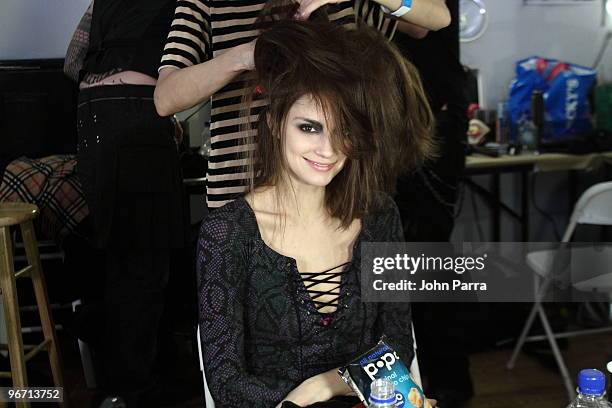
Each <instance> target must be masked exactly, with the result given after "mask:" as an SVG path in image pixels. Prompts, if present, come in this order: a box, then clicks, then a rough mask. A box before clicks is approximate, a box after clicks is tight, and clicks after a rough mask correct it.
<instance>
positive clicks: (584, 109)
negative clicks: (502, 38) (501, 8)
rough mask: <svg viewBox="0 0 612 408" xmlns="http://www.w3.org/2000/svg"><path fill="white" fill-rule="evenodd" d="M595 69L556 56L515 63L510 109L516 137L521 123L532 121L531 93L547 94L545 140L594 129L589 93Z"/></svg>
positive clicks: (531, 58)
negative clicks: (570, 62) (563, 60)
mask: <svg viewBox="0 0 612 408" xmlns="http://www.w3.org/2000/svg"><path fill="white" fill-rule="evenodd" d="M596 73H597V72H596V71H595V70H593V69H591V68H586V67H581V66H578V65H574V64H567V63H564V62H560V61H557V60H554V59H544V58H540V57H530V58H527V59H524V60H522V61H519V62H517V63H516V78H515V79H514V80H513V81H512V83H511V84H510V97H509V98H508V111H509V113H510V121H511V132H512V138H513V139H514V140H517V136H518V133H519V132H518V129H519V127H520V126H521V124H522V123H524V122H526V121H529V120H531V119H532V118H531V95H532V93H533V91H535V90H540V91H542V92H543V94H544V107H545V117H544V123H545V124H544V131H543V137H544V138H545V139H564V138H567V137H569V136H573V135H576V134H580V133H584V132H586V131H589V130H591V129H592V123H591V118H590V109H589V102H588V98H587V96H588V93H589V90H590V88H591V86H592V85H593V83H594V82H595V77H596Z"/></svg>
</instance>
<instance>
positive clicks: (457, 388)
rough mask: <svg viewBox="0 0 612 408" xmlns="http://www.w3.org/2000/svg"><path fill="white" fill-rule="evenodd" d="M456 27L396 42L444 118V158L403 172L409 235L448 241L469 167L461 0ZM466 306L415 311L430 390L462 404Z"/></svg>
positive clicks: (402, 202)
mask: <svg viewBox="0 0 612 408" xmlns="http://www.w3.org/2000/svg"><path fill="white" fill-rule="evenodd" d="M446 5H447V7H448V8H449V10H450V12H451V25H450V26H449V27H446V28H444V29H442V30H439V31H437V32H429V33H428V34H427V36H426V37H425V38H424V39H421V40H416V39H412V38H409V37H408V36H407V35H402V34H400V33H397V35H396V42H397V45H398V46H399V47H400V49H401V50H402V52H403V53H404V55H406V56H407V57H408V59H409V60H410V61H411V62H412V63H413V64H414V65H415V66H416V67H417V69H418V70H419V73H420V74H421V78H422V80H423V83H424V86H425V89H426V91H427V94H428V97H429V100H430V104H431V107H432V110H433V112H434V115H435V116H436V135H435V136H436V142H437V144H438V148H439V152H438V153H439V157H438V158H437V160H436V161H435V162H433V163H430V164H428V165H426V166H424V167H423V168H421V169H419V170H418V171H417V172H416V173H415V174H413V175H410V176H406V177H403V178H401V179H400V180H399V182H398V186H397V196H396V197H395V199H396V202H397V204H398V207H399V209H400V214H401V216H402V224H403V227H404V233H405V239H406V241H409V242H410V241H414V242H447V241H449V240H450V236H451V233H452V231H453V226H454V223H455V205H456V201H457V198H458V188H459V183H460V181H461V177H462V174H463V169H464V167H465V142H466V139H467V137H466V131H467V123H468V120H467V98H466V97H465V95H464V89H465V87H464V83H465V80H466V75H465V71H464V69H463V66H462V65H461V63H460V59H459V2H458V0H447V1H446ZM469 306H470V305H465V304H451V303H417V304H414V305H413V316H414V325H415V333H416V340H417V344H418V345H419V349H418V350H419V355H418V358H419V363H420V368H421V372H422V373H423V374H424V377H425V378H426V379H427V381H426V382H427V385H426V389H425V393H426V395H427V396H428V397H430V398H437V399H438V405H439V406H441V407H443V408H455V407H457V406H458V405H459V403H460V402H463V401H465V400H466V399H468V398H469V397H470V396H471V395H472V394H473V387H472V382H471V377H470V373H469V360H468V354H467V338H468V337H467V333H466V330H465V327H466V325H465V322H466V319H469V316H470V312H471V311H472V308H471V307H469Z"/></svg>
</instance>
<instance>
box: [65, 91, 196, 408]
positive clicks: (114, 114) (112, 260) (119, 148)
mask: <svg viewBox="0 0 612 408" xmlns="http://www.w3.org/2000/svg"><path fill="white" fill-rule="evenodd" d="M153 90H154V87H152V86H142V85H116V86H115V85H111V86H99V87H93V88H87V89H84V90H81V92H80V95H79V106H78V112H77V115H78V122H77V124H78V133H79V144H78V153H77V173H78V176H79V179H80V181H81V184H82V186H83V192H84V194H85V198H86V201H87V204H88V206H89V209H90V219H91V229H92V231H91V235H90V237H89V238H90V240H91V243H92V244H93V246H94V247H96V248H99V249H103V250H104V254H103V256H102V259H103V261H104V263H105V265H104V267H103V268H102V270H103V271H104V272H105V285H103V287H102V288H103V289H104V293H103V294H102V298H103V302H102V305H96V304H89V305H87V306H88V307H89V308H92V309H95V308H96V307H97V308H99V309H101V310H102V315H103V321H102V322H101V323H100V324H99V326H102V327H101V332H102V333H103V335H102V336H100V337H99V338H97V339H96V340H97V342H96V343H94V351H95V352H96V355H97V357H99V361H98V363H99V364H98V365H99V366H100V367H101V370H100V371H101V374H102V376H101V378H98V380H99V381H100V383H101V386H102V388H103V389H104V390H105V392H108V393H110V394H112V395H121V396H122V397H124V399H125V400H126V401H127V402H128V406H129V407H130V408H132V407H137V406H138V400H139V398H141V397H143V396H146V395H147V394H148V393H149V392H150V388H151V387H152V386H153V384H154V377H153V372H154V367H155V365H156V359H157V353H158V347H157V338H158V330H159V322H160V319H161V315H162V312H163V308H164V290H165V288H166V285H167V282H168V278H169V273H170V252H171V250H172V249H173V248H181V247H182V246H183V245H184V243H185V242H186V240H185V238H184V237H185V233H186V232H187V228H184V226H185V225H186V223H185V216H186V212H185V211H184V207H183V197H182V195H183V189H182V184H181V174H180V168H179V159H178V152H177V149H176V144H175V142H174V125H173V124H172V122H171V120H170V118H162V117H160V116H159V115H157V112H156V111H155V106H154V104H153ZM102 288H101V289H102ZM85 323H86V322H85Z"/></svg>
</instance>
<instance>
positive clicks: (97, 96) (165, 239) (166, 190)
mask: <svg viewBox="0 0 612 408" xmlns="http://www.w3.org/2000/svg"><path fill="white" fill-rule="evenodd" d="M153 90H154V87H152V86H144V85H109V86H98V87H93V88H86V89H83V90H81V92H80V94H79V106H78V113H77V126H78V131H79V144H78V152H77V172H78V175H79V179H80V181H81V184H82V187H83V192H84V194H85V199H86V200H87V205H88V206H89V210H90V214H91V217H92V221H93V235H92V243H93V244H94V246H95V247H96V248H107V247H119V248H138V249H149V248H150V249H154V248H166V249H168V248H181V247H182V246H183V244H184V236H185V235H184V234H185V231H184V229H183V225H184V219H185V218H184V217H185V213H184V211H183V203H182V191H183V190H182V184H181V177H180V168H179V160H178V154H177V150H176V144H175V142H174V125H173V124H172V122H171V120H170V119H169V118H162V117H160V116H159V115H158V114H157V112H156V111H155V106H154V104H153Z"/></svg>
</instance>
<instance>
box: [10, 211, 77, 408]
mask: <svg viewBox="0 0 612 408" xmlns="http://www.w3.org/2000/svg"><path fill="white" fill-rule="evenodd" d="M37 215H38V208H37V207H36V206H35V205H33V204H27V203H0V290H1V291H2V303H3V306H4V314H5V318H6V329H7V336H8V351H9V356H10V362H11V371H8V372H7V371H4V372H0V377H3V378H12V379H13V387H16V388H22V387H27V386H28V378H27V373H26V368H25V363H26V362H27V361H28V360H30V359H31V358H32V357H34V356H35V355H36V354H38V352H39V351H41V350H47V352H48V353H49V362H50V364H51V371H52V373H53V383H54V384H55V386H56V387H63V386H64V383H63V376H62V364H61V357H60V353H59V349H58V344H57V336H56V335H55V325H54V324H53V317H52V316H51V313H50V307H49V299H48V298H47V287H46V285H45V278H44V276H43V273H42V268H41V265H40V257H39V254H38V245H37V242H36V236H35V234H34V225H33V223H32V220H33V219H34V218H35V217H36V216H37ZM17 225H19V227H20V228H21V235H22V237H23V243H24V246H25V250H26V256H27V259H28V264H29V265H28V266H26V267H25V268H23V269H22V270H20V271H18V272H17V273H15V271H14V266H13V249H12V241H11V234H10V227H11V226H17ZM22 277H29V278H30V279H32V284H33V286H34V294H35V295H36V304H37V306H38V312H39V314H40V321H41V326H42V330H43V333H44V341H43V342H42V343H40V344H39V345H36V346H29V345H26V346H24V345H23V339H22V337H21V320H20V318H19V302H18V299H17V286H16V283H15V281H16V279H17V278H22ZM24 350H28V352H27V354H24ZM64 399H67V395H64ZM66 405H67V404H66ZM17 406H18V407H28V406H29V403H26V402H20V403H17Z"/></svg>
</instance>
